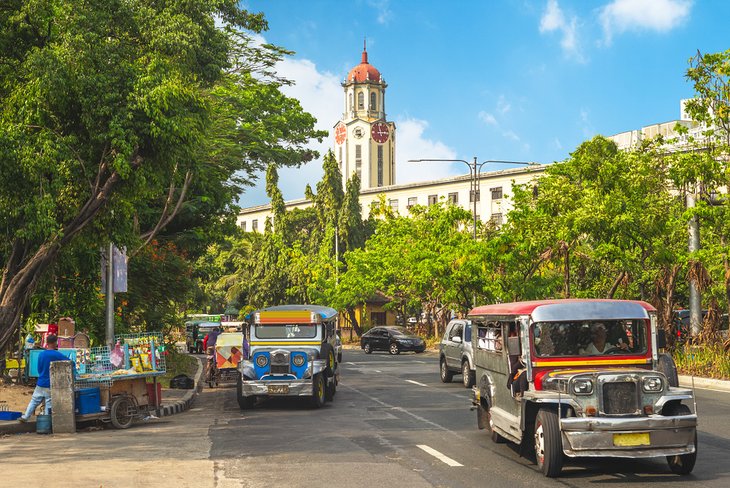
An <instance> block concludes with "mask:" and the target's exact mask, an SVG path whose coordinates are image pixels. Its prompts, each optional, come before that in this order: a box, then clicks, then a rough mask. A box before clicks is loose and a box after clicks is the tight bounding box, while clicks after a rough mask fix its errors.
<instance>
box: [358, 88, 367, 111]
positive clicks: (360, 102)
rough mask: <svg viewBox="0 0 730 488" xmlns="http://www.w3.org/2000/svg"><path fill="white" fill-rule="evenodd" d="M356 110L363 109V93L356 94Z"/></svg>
mask: <svg viewBox="0 0 730 488" xmlns="http://www.w3.org/2000/svg"><path fill="white" fill-rule="evenodd" d="M357 108H358V110H362V109H364V108H365V94H364V93H363V92H360V93H358V94H357Z"/></svg>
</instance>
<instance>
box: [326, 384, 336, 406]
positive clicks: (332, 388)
mask: <svg viewBox="0 0 730 488" xmlns="http://www.w3.org/2000/svg"><path fill="white" fill-rule="evenodd" d="M324 393H325V399H326V400H327V401H328V402H331V401H332V400H334V398H335V393H337V381H335V379H334V378H332V381H328V382H327V387H326V389H325V392H324Z"/></svg>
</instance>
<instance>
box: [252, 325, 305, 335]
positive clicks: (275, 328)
mask: <svg viewBox="0 0 730 488" xmlns="http://www.w3.org/2000/svg"><path fill="white" fill-rule="evenodd" d="M256 337H257V338H259V339H313V338H315V337H317V325H316V324H287V325H278V324H277V325H269V324H265V325H262V324H257V325H256Z"/></svg>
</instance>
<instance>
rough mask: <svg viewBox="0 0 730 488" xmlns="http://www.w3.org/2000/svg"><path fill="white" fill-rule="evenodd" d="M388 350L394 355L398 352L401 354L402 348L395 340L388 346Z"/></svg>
mask: <svg viewBox="0 0 730 488" xmlns="http://www.w3.org/2000/svg"><path fill="white" fill-rule="evenodd" d="M388 352H389V353H391V354H392V355H393V356H395V355H396V354H400V349H399V348H398V343H396V342H394V343H393V344H391V345H390V347H389V348H388Z"/></svg>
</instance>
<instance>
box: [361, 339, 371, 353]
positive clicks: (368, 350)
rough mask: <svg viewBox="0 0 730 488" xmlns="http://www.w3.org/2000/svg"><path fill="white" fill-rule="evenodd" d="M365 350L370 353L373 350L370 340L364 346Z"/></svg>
mask: <svg viewBox="0 0 730 488" xmlns="http://www.w3.org/2000/svg"><path fill="white" fill-rule="evenodd" d="M363 350H364V351H365V354H370V353H371V352H373V348H372V347H371V346H370V343H369V342H366V343H365V345H364V346H363Z"/></svg>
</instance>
